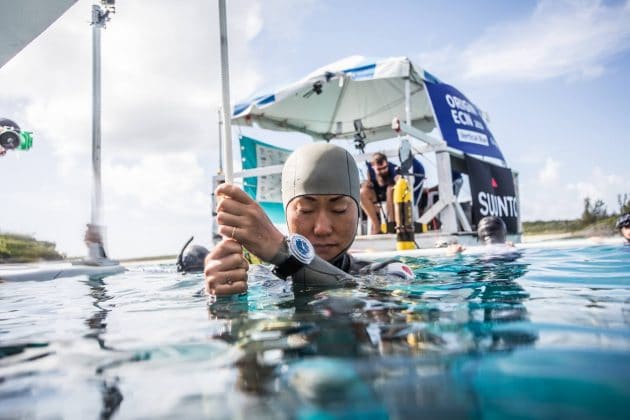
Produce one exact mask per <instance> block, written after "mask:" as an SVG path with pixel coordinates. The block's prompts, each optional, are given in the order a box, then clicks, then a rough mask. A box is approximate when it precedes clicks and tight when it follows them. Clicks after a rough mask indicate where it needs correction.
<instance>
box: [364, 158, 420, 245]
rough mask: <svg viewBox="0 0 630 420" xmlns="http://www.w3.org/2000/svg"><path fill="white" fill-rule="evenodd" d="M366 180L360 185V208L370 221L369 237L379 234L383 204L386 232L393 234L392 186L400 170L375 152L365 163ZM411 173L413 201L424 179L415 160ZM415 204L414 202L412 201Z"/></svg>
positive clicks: (418, 162)
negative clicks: (412, 177)
mask: <svg viewBox="0 0 630 420" xmlns="http://www.w3.org/2000/svg"><path fill="white" fill-rule="evenodd" d="M366 164H367V167H368V179H367V180H366V181H365V182H363V184H362V185H361V190H360V191H361V195H360V196H361V201H360V203H361V208H362V209H363V211H364V212H365V214H366V215H367V217H368V219H369V220H370V225H371V231H370V234H371V235H375V234H378V233H381V222H380V217H379V211H380V206H381V204H380V203H385V213H386V216H387V232H388V233H394V232H395V231H394V223H395V222H394V185H395V184H396V180H397V179H398V177H399V176H400V168H399V167H398V166H396V165H394V164H393V163H391V162H389V161H388V160H387V156H385V154H384V153H382V152H376V153H374V154H373V155H372V159H371V160H370V162H369V163H367V162H366ZM412 171H413V176H414V184H415V185H414V199H416V198H417V197H416V194H419V193H421V192H422V191H421V189H420V188H416V186H417V185H421V184H419V183H420V182H421V181H422V180H424V177H425V171H424V167H423V166H422V164H421V163H420V161H418V160H417V159H415V158H414V159H413V163H412ZM414 202H415V200H414Z"/></svg>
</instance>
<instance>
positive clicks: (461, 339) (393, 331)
mask: <svg viewBox="0 0 630 420" xmlns="http://www.w3.org/2000/svg"><path fill="white" fill-rule="evenodd" d="M407 263H410V265H411V266H412V267H413V268H414V271H415V273H416V279H415V280H413V281H410V282H398V283H392V281H391V279H383V278H378V277H365V278H363V279H362V281H361V283H360V287H358V288H356V289H337V290H328V291H323V292H318V291H312V292H310V293H309V292H306V293H301V294H299V295H295V296H294V297H293V299H287V300H283V301H282V302H280V303H278V304H277V305H276V308H275V312H274V310H268V311H267V313H266V314H265V316H261V314H260V313H256V312H255V311H252V310H251V308H252V305H251V302H249V301H248V296H241V297H239V298H219V299H217V300H216V301H215V302H214V303H213V304H212V305H210V306H209V317H210V319H212V320H229V323H227V324H226V325H228V326H227V327H226V328H225V329H224V330H223V331H222V332H221V333H220V334H217V335H216V336H215V338H217V339H220V340H223V341H225V342H227V343H230V344H232V345H234V346H237V347H238V348H239V349H240V350H241V351H242V356H241V357H240V359H239V360H238V362H237V363H236V367H237V369H238V380H237V386H238V387H239V389H240V390H241V391H243V392H245V393H247V394H251V395H257V396H264V398H265V399H266V400H267V401H268V403H267V404H271V405H273V404H276V405H278V406H281V407H283V408H284V409H285V410H288V411H287V412H286V413H291V414H288V417H305V418H318V417H319V416H324V417H325V416H327V415H333V416H342V417H343V416H361V417H367V418H387V417H388V416H394V417H403V418H408V417H416V416H419V415H425V416H442V417H444V416H446V417H459V416H465V417H468V416H471V415H476V414H479V404H478V401H477V399H476V397H475V395H474V393H473V392H472V391H471V389H470V388H469V387H468V386H467V384H465V383H461V381H460V380H459V379H455V378H456V376H455V375H453V374H452V372H451V371H452V364H453V361H455V360H457V359H460V358H462V357H465V358H470V357H479V356H480V355H482V354H484V353H495V352H499V353H500V352H510V351H512V350H514V349H516V348H519V347H526V346H531V345H532V344H534V343H535V342H536V340H537V335H536V333H535V332H531V331H530V330H528V329H527V328H524V327H523V325H524V324H526V323H527V322H528V316H527V310H526V308H525V305H524V304H523V302H524V301H525V300H527V299H528V298H529V295H528V293H527V292H526V291H525V290H524V289H523V288H522V287H521V286H519V284H518V283H517V282H516V280H517V279H518V278H520V277H521V276H523V275H524V274H525V273H526V272H527V265H526V264H523V263H519V262H518V261H514V259H511V260H508V261H505V260H492V261H487V260H470V259H463V258H459V259H458V258H456V259H448V260H442V261H437V262H436V261H429V260H424V259H414V260H413V261H407ZM251 294H255V293H251V292H250V295H251ZM249 299H251V296H250V297H249ZM279 314H281V315H279Z"/></svg>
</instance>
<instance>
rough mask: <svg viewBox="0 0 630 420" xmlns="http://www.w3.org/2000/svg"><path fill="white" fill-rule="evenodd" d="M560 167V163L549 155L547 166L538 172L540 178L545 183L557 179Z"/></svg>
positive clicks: (546, 161)
mask: <svg viewBox="0 0 630 420" xmlns="http://www.w3.org/2000/svg"><path fill="white" fill-rule="evenodd" d="M559 167H560V164H559V163H558V162H557V161H556V160H554V159H552V158H551V157H548V158H547V159H546V160H545V166H544V167H543V168H542V169H541V170H540V171H539V172H538V180H539V181H540V182H541V183H543V184H544V183H548V182H555V181H557V180H558V169H559Z"/></svg>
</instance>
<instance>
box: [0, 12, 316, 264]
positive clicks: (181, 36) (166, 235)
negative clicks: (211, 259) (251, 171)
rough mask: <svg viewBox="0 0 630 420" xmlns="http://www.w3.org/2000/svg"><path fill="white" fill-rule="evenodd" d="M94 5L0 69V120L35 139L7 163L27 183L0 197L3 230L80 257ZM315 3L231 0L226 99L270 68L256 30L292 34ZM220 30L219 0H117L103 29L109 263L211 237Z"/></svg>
mask: <svg viewBox="0 0 630 420" xmlns="http://www.w3.org/2000/svg"><path fill="white" fill-rule="evenodd" d="M92 3H93V1H91V0H80V1H79V2H78V3H77V4H76V5H74V6H73V7H72V8H71V9H70V10H69V11H68V12H67V13H66V14H65V15H64V16H62V17H61V18H60V19H59V20H58V21H57V22H55V23H54V24H53V25H52V26H51V27H50V28H49V29H48V30H47V31H46V32H44V33H43V34H42V35H41V36H40V37H38V38H37V39H36V40H35V41H33V42H32V43H31V44H30V45H29V46H28V47H27V48H25V49H24V50H23V51H22V52H20V53H19V54H18V55H17V56H16V57H15V58H14V59H13V60H11V61H10V62H9V63H8V64H6V65H5V66H3V67H2V69H0V92H2V95H1V96H2V97H1V98H0V115H1V116H3V117H9V118H11V119H14V120H16V121H19V123H20V125H21V126H22V127H23V128H25V129H27V130H30V131H33V132H34V142H35V144H34V149H33V151H31V152H29V154H28V155H25V156H26V157H27V159H22V160H21V161H20V163H19V165H20V166H18V164H17V163H16V164H15V167H16V168H19V171H20V174H23V175H20V177H19V179H18V182H16V183H14V184H13V185H11V190H12V191H11V192H10V194H9V193H7V194H8V195H6V196H5V197H7V199H8V200H11V202H12V203H13V206H11V207H9V208H7V207H5V208H4V209H3V215H2V221H3V226H2V227H3V228H9V230H10V229H15V230H17V231H25V229H26V230H28V232H32V233H36V234H38V235H42V236H41V237H42V238H43V239H50V240H54V241H56V242H57V243H58V245H59V248H60V249H61V250H62V251H66V252H68V253H70V254H72V255H77V254H80V252H81V250H82V249H83V244H82V240H81V232H80V231H81V230H82V229H83V228H84V226H83V224H84V223H86V222H87V221H88V219H89V198H90V197H89V191H90V189H91V185H92V180H91V159H90V154H91V137H92V134H91V119H92V113H91V105H92V103H91V98H92V69H91V65H92V61H91V60H92V58H91V41H92V30H91V27H90V24H89V21H90V10H91V5H92ZM315 4H316V3H314V2H307V3H298V2H292V1H289V0H274V1H271V2H265V3H264V6H263V3H262V2H261V1H253V0H234V1H230V2H228V10H227V11H228V31H229V34H228V35H229V53H230V78H231V96H232V98H233V101H234V100H235V99H240V98H243V97H246V96H249V95H250V94H251V93H252V92H253V91H255V90H256V89H257V88H259V87H260V86H259V85H260V84H261V81H262V80H264V77H265V71H271V72H274V71H277V70H278V68H277V67H276V68H273V69H271V68H268V67H265V66H264V65H265V64H266V63H258V62H256V61H255V60H253V59H252V57H254V56H255V54H253V53H252V48H253V46H252V45H253V42H254V40H255V39H256V38H257V37H258V36H260V34H261V32H262V31H268V33H270V34H272V35H273V36H274V37H276V38H278V39H284V38H283V37H291V36H293V35H295V34H296V33H297V32H298V31H299V30H300V22H301V21H302V19H305V18H307V17H308V15H309V14H310V13H311V9H312V8H313V6H314V5H315ZM292 16H294V17H295V18H294V19H290V17H292ZM218 31H219V29H218V8H217V4H216V2H208V1H201V0H199V1H193V0H189V1H186V2H173V1H166V0H151V1H132V2H120V4H118V5H117V12H116V14H115V15H113V17H112V19H111V21H110V22H109V23H108V24H107V28H106V29H105V30H104V31H102V33H101V44H102V147H103V149H102V177H103V195H104V203H105V215H104V216H105V223H106V224H108V226H109V229H108V240H109V241H110V243H111V245H112V248H113V249H114V251H115V252H113V254H114V255H115V256H125V255H136V256H137V255H146V254H144V253H145V252H146V253H149V254H156V253H162V254H164V253H174V252H176V251H177V250H178V249H179V247H180V246H181V244H182V243H181V242H182V241H183V239H185V238H183V236H185V235H187V234H189V233H190V232H193V231H201V232H202V233H203V234H205V235H206V237H207V236H209V233H210V225H211V215H210V214H211V210H210V192H211V187H210V175H211V173H212V172H213V168H216V167H217V166H218V161H219V159H218V155H217V153H218V128H217V108H218V106H219V104H220V102H221V77H220V62H219V33H218ZM44 151H46V153H45V155H44V153H43V152H44ZM14 157H15V156H13V155H12V156H10V157H9V158H5V159H4V161H3V162H2V163H3V164H4V165H3V167H0V170H1V171H4V170H5V168H6V169H8V168H9V165H8V163H9V162H12V161H13V160H15V159H13V158H14ZM49 167H52V169H51V168H49ZM43 168H47V170H48V172H46V171H45V170H44V169H43ZM2 175H3V176H4V175H6V174H5V173H4V172H2ZM36 187H37V189H36ZM20 189H22V190H23V191H20ZM19 192H23V193H22V194H19ZM41 203H46V207H47V208H48V210H49V213H48V215H47V217H40V216H39V209H41V208H42V205H41ZM27 209H28V211H27ZM69 209H70V210H71V211H69ZM25 214H29V215H30V214H32V217H30V218H29V219H28V220H29V223H28V224H27V225H25V224H24V219H25ZM50 220H55V224H50V222H49V221H50ZM12 226H13V227H12ZM25 226H26V228H25ZM136 231H137V232H136ZM142 232H144V233H142ZM147 235H150V238H149V237H147ZM201 236H203V235H201ZM148 239H149V241H148V242H149V243H147V240H148Z"/></svg>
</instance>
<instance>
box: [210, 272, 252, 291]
mask: <svg viewBox="0 0 630 420" xmlns="http://www.w3.org/2000/svg"><path fill="white" fill-rule="evenodd" d="M246 291H247V270H245V269H243V268H239V269H238V270H230V271H222V272H220V273H216V274H213V275H211V276H206V293H208V294H213V295H217V296H223V295H233V294H236V293H243V292H246Z"/></svg>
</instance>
